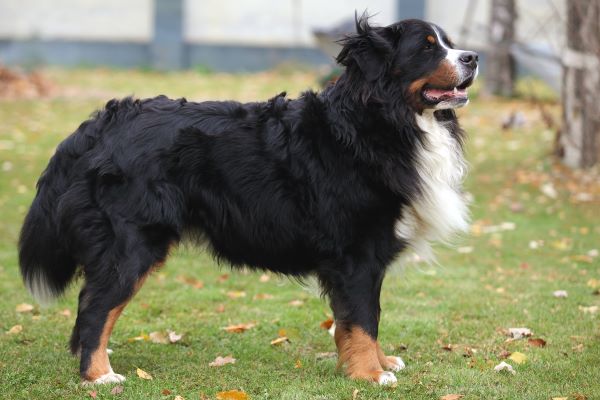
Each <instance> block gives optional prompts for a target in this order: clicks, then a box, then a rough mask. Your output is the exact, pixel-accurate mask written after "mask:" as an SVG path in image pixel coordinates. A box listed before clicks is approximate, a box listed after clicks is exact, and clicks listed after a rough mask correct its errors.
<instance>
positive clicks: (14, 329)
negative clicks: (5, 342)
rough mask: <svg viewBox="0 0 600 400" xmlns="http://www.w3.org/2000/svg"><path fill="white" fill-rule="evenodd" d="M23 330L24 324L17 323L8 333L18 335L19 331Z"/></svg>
mask: <svg viewBox="0 0 600 400" xmlns="http://www.w3.org/2000/svg"><path fill="white" fill-rule="evenodd" d="M22 331H23V325H15V326H13V327H12V328H10V329H9V330H8V331H7V332H6V333H7V334H8V335H16V334H18V333H21V332H22Z"/></svg>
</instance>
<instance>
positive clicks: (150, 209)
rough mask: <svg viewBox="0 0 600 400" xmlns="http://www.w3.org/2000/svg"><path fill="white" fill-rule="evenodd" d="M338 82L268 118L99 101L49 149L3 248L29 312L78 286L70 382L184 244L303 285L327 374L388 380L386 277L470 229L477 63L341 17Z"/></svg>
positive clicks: (426, 35)
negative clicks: (311, 294) (324, 312)
mask: <svg viewBox="0 0 600 400" xmlns="http://www.w3.org/2000/svg"><path fill="white" fill-rule="evenodd" d="M341 45H342V49H341V51H340V53H339V55H338V56H337V58H336V60H337V62H338V63H339V64H340V65H341V66H343V67H345V68H344V72H343V73H342V74H341V76H340V78H339V79H338V80H337V82H335V83H334V84H332V85H330V86H329V87H327V88H325V89H324V90H323V91H321V92H320V93H316V92H312V91H307V92H305V93H303V94H302V95H301V96H300V97H299V98H297V99H294V100H290V99H288V98H286V95H285V93H282V94H280V95H277V96H275V97H273V98H272V99H270V100H268V101H266V102H256V103H246V104H242V103H238V102H234V101H221V102H217V101H206V102H201V103H195V102H189V101H186V100H185V99H178V100H171V99H168V98H167V97H164V96H158V97H155V98H151V99H145V100H137V99H133V98H125V99H122V100H114V99H113V100H111V101H109V102H108V103H107V104H106V106H105V108H104V109H102V110H100V111H97V112H96V113H95V114H94V115H93V116H92V117H91V118H90V119H89V120H87V121H85V122H83V123H82V124H81V125H80V126H79V128H78V129H77V130H76V131H75V132H74V133H73V134H71V135H70V136H69V137H68V138H67V139H65V140H64V141H63V142H62V143H61V144H60V145H59V146H58V148H57V150H56V153H55V154H54V156H53V157H52V158H51V160H50V162H49V164H48V166H47V168H46V170H45V171H44V172H43V174H42V175H41V177H40V179H39V181H38V184H37V193H36V196H35V198H34V200H33V203H32V205H31V208H30V210H29V212H28V214H27V216H26V218H25V221H24V225H23V227H22V230H21V235H20V239H19V261H20V268H21V274H22V276H23V279H24V282H25V284H26V286H27V288H28V289H29V291H30V292H31V293H32V294H33V296H35V297H36V298H37V299H38V300H40V301H44V300H50V299H52V298H54V297H56V296H58V295H60V294H61V293H62V292H63V291H64V289H65V288H66V286H67V285H68V283H69V282H70V281H71V280H72V278H73V277H74V276H75V275H76V273H77V272H80V273H81V274H82V275H83V276H84V279H85V283H84V285H83V288H82V289H81V292H80V294H79V307H78V312H77V319H76V323H75V327H74V328H73V333H72V336H71V339H70V349H71V351H72V352H73V354H78V355H80V357H81V362H80V374H81V377H82V380H83V382H84V383H95V384H101V383H114V382H121V381H123V380H124V379H125V378H124V377H123V376H122V375H119V374H117V373H115V372H114V371H113V370H112V368H111V365H110V363H109V359H108V355H107V349H106V346H107V342H108V340H109V337H110V334H111V332H112V329H113V326H114V325H115V322H116V321H117V318H118V317H119V315H120V314H121V312H122V311H123V309H124V308H125V306H126V305H127V303H128V302H129V301H130V300H131V298H132V297H133V296H134V295H135V294H136V292H137V291H138V290H139V289H140V287H141V286H142V285H143V283H144V280H145V279H146V278H147V277H148V275H149V274H150V273H151V272H152V271H153V270H155V269H157V268H159V267H160V266H162V264H163V263H164V262H165V260H166V258H167V256H168V253H169V249H170V248H171V247H172V246H173V245H175V244H177V243H178V242H180V241H181V240H182V238H191V239H190V240H192V241H193V242H195V243H196V242H197V243H200V244H206V245H207V247H208V248H209V249H210V251H211V252H212V253H213V254H214V256H215V257H217V258H218V259H220V260H225V261H227V262H228V263H229V264H231V266H232V267H234V268H235V267H241V266H246V267H249V268H253V269H260V270H268V271H273V272H275V273H281V274H285V275H289V276H293V277H299V278H302V277H305V276H309V275H310V276H315V277H317V278H318V281H319V283H320V286H321V288H322V292H323V294H324V296H326V297H328V298H329V301H330V304H331V308H332V311H333V315H334V320H335V323H336V330H335V335H334V338H335V344H336V346H337V350H338V356H339V358H338V360H339V364H338V365H339V366H340V367H345V372H346V374H347V375H348V376H349V377H350V378H353V379H363V380H369V381H373V382H376V383H379V384H382V385H386V384H393V383H394V382H396V376H395V374H394V371H398V370H400V369H402V368H403V367H404V362H403V361H402V359H401V358H400V357H395V356H386V355H385V354H384V353H383V352H382V349H381V346H380V344H379V343H378V341H377V336H378V325H379V320H380V303H379V297H380V291H381V285H382V281H383V279H384V275H385V273H386V269H387V268H388V266H389V265H390V264H391V263H392V261H393V260H394V259H395V258H396V257H397V256H399V255H400V253H403V252H405V251H408V250H409V249H413V250H415V251H417V252H419V253H420V254H426V253H429V243H431V242H433V241H439V240H445V239H447V238H448V237H449V236H450V235H452V234H453V233H455V232H459V231H464V230H465V229H466V228H467V226H468V209H467V208H468V207H467V202H466V201H465V198H464V196H463V193H462V191H461V182H462V180H463V178H464V174H465V171H466V167H465V161H464V158H463V149H462V148H463V141H464V133H463V131H462V130H461V128H460V127H459V125H458V122H457V118H456V115H455V112H454V109H455V108H458V107H461V106H464V105H465V104H467V103H468V94H467V88H468V87H469V86H470V85H471V83H472V82H473V80H474V79H475V77H476V76H477V71H478V66H477V64H478V56H477V54H476V53H474V52H472V51H465V50H457V49H455V48H454V46H453V44H452V42H451V41H450V40H449V39H448V36H447V35H446V34H445V33H444V31H443V30H442V29H441V28H440V27H439V26H437V25H434V24H432V23H428V22H424V21H421V20H414V19H413V20H404V21H400V22H397V23H394V24H392V25H389V26H385V27H377V26H372V25H371V24H370V23H369V21H368V17H366V16H364V15H363V16H361V17H357V18H356V33H354V34H351V35H348V36H346V37H345V38H344V39H342V40H341Z"/></svg>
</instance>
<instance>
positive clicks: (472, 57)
mask: <svg viewBox="0 0 600 400" xmlns="http://www.w3.org/2000/svg"><path fill="white" fill-rule="evenodd" d="M458 60H459V61H460V62H461V63H463V64H464V65H466V66H467V67H469V68H471V69H475V68H477V61H479V54H477V53H475V52H474V51H465V52H463V53H462V54H461V55H460V57H458Z"/></svg>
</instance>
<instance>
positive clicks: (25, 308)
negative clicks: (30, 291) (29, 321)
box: [15, 303, 33, 313]
mask: <svg viewBox="0 0 600 400" xmlns="http://www.w3.org/2000/svg"><path fill="white" fill-rule="evenodd" d="M15 311H16V312H18V313H26V312H31V311H33V306H32V305H31V304H27V303H21V304H17V306H16V307H15Z"/></svg>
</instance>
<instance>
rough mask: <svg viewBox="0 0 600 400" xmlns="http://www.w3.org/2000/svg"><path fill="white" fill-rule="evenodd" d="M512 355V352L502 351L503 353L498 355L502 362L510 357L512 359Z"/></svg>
mask: <svg viewBox="0 0 600 400" xmlns="http://www.w3.org/2000/svg"><path fill="white" fill-rule="evenodd" d="M510 355H511V352H510V351H508V350H502V351H501V352H500V354H498V357H499V358H500V359H501V360H504V359H505V358H508V357H510Z"/></svg>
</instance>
